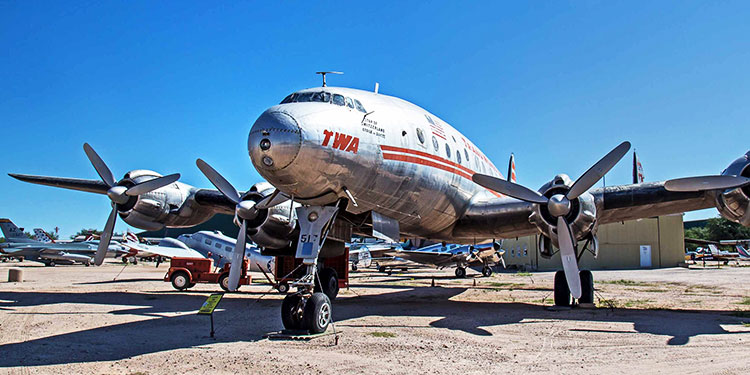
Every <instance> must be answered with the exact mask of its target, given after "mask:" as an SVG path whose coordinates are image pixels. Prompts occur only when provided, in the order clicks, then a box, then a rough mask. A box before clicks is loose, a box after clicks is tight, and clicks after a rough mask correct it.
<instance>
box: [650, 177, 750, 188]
mask: <svg viewBox="0 0 750 375" xmlns="http://www.w3.org/2000/svg"><path fill="white" fill-rule="evenodd" d="M747 185H750V178H747V177H742V176H723V175H722V176H698V177H685V178H676V179H674V180H669V181H667V182H665V183H664V188H665V189H667V190H668V191H675V192H691V191H703V190H726V189H734V188H738V187H743V186H747Z"/></svg>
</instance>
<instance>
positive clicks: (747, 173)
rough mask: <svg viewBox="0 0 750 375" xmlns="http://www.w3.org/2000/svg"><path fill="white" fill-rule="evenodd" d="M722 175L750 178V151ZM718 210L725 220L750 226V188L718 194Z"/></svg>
mask: <svg viewBox="0 0 750 375" xmlns="http://www.w3.org/2000/svg"><path fill="white" fill-rule="evenodd" d="M721 174H722V175H731V176H743V177H748V178H750V151H748V152H747V153H746V154H745V155H744V156H742V157H740V158H739V159H737V160H735V161H734V162H732V164H730V165H729V167H727V169H725V170H724V172H722V173H721ZM714 195H715V199H716V209H717V210H719V213H720V214H721V216H723V217H724V218H726V219H728V220H731V221H734V222H736V223H740V224H742V225H744V226H746V227H748V226H750V186H744V187H741V188H736V189H732V190H726V191H724V192H716V193H715V194H714Z"/></svg>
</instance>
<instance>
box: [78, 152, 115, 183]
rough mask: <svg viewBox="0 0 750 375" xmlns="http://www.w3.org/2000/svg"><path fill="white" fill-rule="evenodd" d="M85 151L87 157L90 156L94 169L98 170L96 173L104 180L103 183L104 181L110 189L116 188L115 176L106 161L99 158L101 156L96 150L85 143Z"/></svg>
mask: <svg viewBox="0 0 750 375" xmlns="http://www.w3.org/2000/svg"><path fill="white" fill-rule="evenodd" d="M83 151H84V152H85V153H86V156H88V158H89V161H90V162H91V164H92V165H93V166H94V169H96V173H98V174H99V177H101V178H102V181H104V183H105V184H107V185H108V186H109V187H112V186H115V176H114V175H113V174H112V171H110V170H109V168H108V167H107V164H105V163H104V160H102V158H100V157H99V154H97V153H96V151H94V148H93V147H91V146H90V145H89V144H88V143H84V144H83Z"/></svg>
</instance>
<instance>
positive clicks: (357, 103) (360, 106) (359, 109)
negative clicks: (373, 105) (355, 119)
mask: <svg viewBox="0 0 750 375" xmlns="http://www.w3.org/2000/svg"><path fill="white" fill-rule="evenodd" d="M354 105H355V106H356V107H357V110H358V111H360V112H362V113H367V111H365V107H363V106H362V103H360V102H359V100H357V99H354Z"/></svg>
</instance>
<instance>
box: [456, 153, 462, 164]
mask: <svg viewBox="0 0 750 375" xmlns="http://www.w3.org/2000/svg"><path fill="white" fill-rule="evenodd" d="M456 160H457V161H458V164H461V151H458V150H456Z"/></svg>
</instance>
